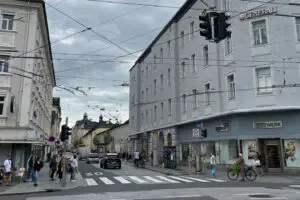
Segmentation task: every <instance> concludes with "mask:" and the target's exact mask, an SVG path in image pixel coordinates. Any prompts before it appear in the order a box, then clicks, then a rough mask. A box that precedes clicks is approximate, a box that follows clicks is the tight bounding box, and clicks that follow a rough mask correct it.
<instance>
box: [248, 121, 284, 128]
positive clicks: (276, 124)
mask: <svg viewBox="0 0 300 200" xmlns="http://www.w3.org/2000/svg"><path fill="white" fill-rule="evenodd" d="M253 128H282V121H270V122H253Z"/></svg>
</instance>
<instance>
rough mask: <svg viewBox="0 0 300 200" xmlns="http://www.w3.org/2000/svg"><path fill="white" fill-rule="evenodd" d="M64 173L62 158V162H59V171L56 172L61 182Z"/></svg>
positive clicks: (61, 160)
mask: <svg viewBox="0 0 300 200" xmlns="http://www.w3.org/2000/svg"><path fill="white" fill-rule="evenodd" d="M63 172H64V169H63V158H61V159H60V161H59V163H58V169H57V172H56V176H58V178H59V180H60V181H61V180H62V178H63Z"/></svg>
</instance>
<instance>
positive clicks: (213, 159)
mask: <svg viewBox="0 0 300 200" xmlns="http://www.w3.org/2000/svg"><path fill="white" fill-rule="evenodd" d="M210 168H211V174H212V175H213V177H216V157H215V155H214V154H213V153H212V152H211V153H210Z"/></svg>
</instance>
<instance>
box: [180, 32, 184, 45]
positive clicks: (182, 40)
mask: <svg viewBox="0 0 300 200" xmlns="http://www.w3.org/2000/svg"><path fill="white" fill-rule="evenodd" d="M180 37H181V47H184V31H181V33H180Z"/></svg>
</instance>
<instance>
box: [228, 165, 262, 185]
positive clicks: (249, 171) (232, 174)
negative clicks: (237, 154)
mask: <svg viewBox="0 0 300 200" xmlns="http://www.w3.org/2000/svg"><path fill="white" fill-rule="evenodd" d="M239 175H240V170H239V169H238V168H237V167H236V166H235V165H233V166H232V168H228V171H227V177H228V179H229V180H232V181H235V180H237V179H238V178H239ZM244 176H245V177H246V178H247V180H248V181H255V180H256V177H257V174H256V172H255V170H254V169H253V167H249V166H245V169H244Z"/></svg>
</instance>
